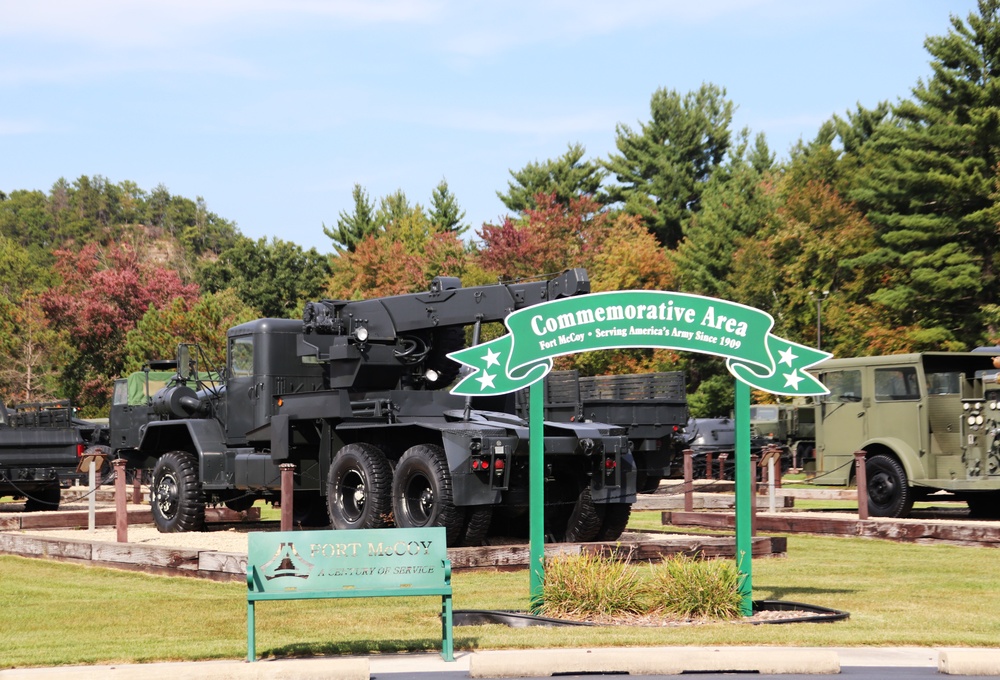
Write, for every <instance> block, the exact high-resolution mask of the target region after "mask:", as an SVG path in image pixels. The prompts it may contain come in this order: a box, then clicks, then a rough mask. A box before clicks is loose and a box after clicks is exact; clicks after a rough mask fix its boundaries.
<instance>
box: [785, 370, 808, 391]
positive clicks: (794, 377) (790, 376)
mask: <svg viewBox="0 0 1000 680" xmlns="http://www.w3.org/2000/svg"><path fill="white" fill-rule="evenodd" d="M782 375H783V376H785V387H791V388H792V389H793V390H797V389H799V383H800V382H802V381H803V380H804V378H803V377H802V376H800V375H799V374H798V371H792V372H791V373H782Z"/></svg>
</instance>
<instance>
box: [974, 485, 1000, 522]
mask: <svg viewBox="0 0 1000 680" xmlns="http://www.w3.org/2000/svg"><path fill="white" fill-rule="evenodd" d="M965 502H966V503H968V504H969V517H973V518H975V519H1000V493H998V492H996V491H983V492H982V493H970V494H969V495H968V496H966V497H965Z"/></svg>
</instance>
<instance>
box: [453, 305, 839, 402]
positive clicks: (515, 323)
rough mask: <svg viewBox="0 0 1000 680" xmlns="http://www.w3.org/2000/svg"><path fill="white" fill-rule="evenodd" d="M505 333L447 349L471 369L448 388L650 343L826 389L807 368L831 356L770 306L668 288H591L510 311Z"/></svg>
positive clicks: (796, 391) (473, 389)
mask: <svg viewBox="0 0 1000 680" xmlns="http://www.w3.org/2000/svg"><path fill="white" fill-rule="evenodd" d="M504 323H505V324H506V325H507V327H508V329H509V330H510V333H509V334H507V335H504V336H502V337H500V338H497V339H495V340H491V341H489V342H485V343H482V344H480V345H477V346H475V347H470V348H468V349H463V350H460V351H458V352H453V353H451V354H449V355H448V356H450V357H451V358H452V359H454V360H455V361H458V362H460V363H462V364H464V365H466V366H468V367H470V368H471V369H473V370H472V371H471V372H470V373H469V375H467V376H466V377H465V378H464V379H463V380H462V381H461V382H460V383H459V384H458V385H456V386H455V387H454V388H453V389H452V392H453V393H455V394H463V395H472V396H478V395H492V394H506V393H508V392H514V391H516V390H519V389H521V388H523V387H527V386H528V385H531V384H532V383H535V382H537V381H539V380H541V379H542V378H544V377H545V376H546V375H547V374H548V372H549V371H550V370H552V359H553V358H554V357H557V356H561V355H564V354H576V353H579V352H589V351H594V350H601V349H622V348H633V347H652V348H664V349H676V350H684V351H691V352H698V353H701V354H714V355H717V356H721V357H725V358H726V366H727V368H728V369H729V371H730V373H732V374H733V376H735V377H736V378H737V379H738V380H740V381H742V382H744V383H746V384H748V385H750V386H751V387H754V388H757V389H760V390H764V391H766V392H770V393H772V394H783V395H790V396H798V395H816V394H826V391H827V390H826V388H825V387H824V386H823V384H822V383H820V382H819V381H818V380H817V379H816V378H815V377H814V376H812V375H811V374H809V373H807V372H806V369H808V368H810V367H811V366H814V365H816V364H818V363H819V362H821V361H823V360H824V359H827V358H829V357H830V356H832V355H831V354H829V353H828V352H822V351H820V350H816V349H813V348H811V347H806V346H805V345H800V344H798V343H795V342H791V341H790V340H785V339H783V338H780V337H778V336H776V335H773V334H772V333H771V329H772V328H773V327H774V319H773V318H772V317H771V315H770V314H768V313H767V312H763V311H761V310H759V309H754V308H753V307H747V306H746V305H741V304H738V303H735V302H729V301H727V300H719V299H716V298H710V297H704V296H701V295H689V294H686V293H674V292H665V291H647V290H632V291H614V292H609V293H592V294H589V295H578V296H575V297H570V298H565V299H562V300H554V301H552V302H546V303H542V304H539V305H534V306H532V307H528V308H525V309H521V310H518V311H516V312H513V313H512V314H510V316H508V317H507V319H506V320H505V322H504Z"/></svg>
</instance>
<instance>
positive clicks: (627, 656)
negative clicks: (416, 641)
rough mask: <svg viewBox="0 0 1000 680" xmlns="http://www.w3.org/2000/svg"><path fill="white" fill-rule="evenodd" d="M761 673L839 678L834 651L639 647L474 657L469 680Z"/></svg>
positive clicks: (490, 654) (519, 651)
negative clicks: (606, 675) (618, 674)
mask: <svg viewBox="0 0 1000 680" xmlns="http://www.w3.org/2000/svg"><path fill="white" fill-rule="evenodd" d="M685 671H687V672H704V671H713V672H718V673H723V672H727V671H728V672H743V673H749V672H757V673H760V674H762V675H763V674H786V673H809V674H821V675H830V674H836V673H840V657H839V656H838V654H837V652H835V651H827V650H815V649H810V650H803V649H787V648H774V647H741V648H705V647H643V648H595V649H549V650H537V651H536V650H504V651H497V652H476V653H475V654H473V655H472V656H471V657H470V659H469V676H470V677H473V678H510V677H520V676H542V677H546V676H552V675H554V674H556V673H629V674H632V675H657V674H658V675H678V674H680V673H683V672H685Z"/></svg>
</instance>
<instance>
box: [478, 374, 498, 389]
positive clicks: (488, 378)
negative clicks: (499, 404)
mask: <svg viewBox="0 0 1000 680" xmlns="http://www.w3.org/2000/svg"><path fill="white" fill-rule="evenodd" d="M495 377H496V376H495V375H490V374H489V373H487V372H486V371H483V374H482V375H481V376H479V377H478V378H476V380H478V381H479V385H480V388H479V389H481V390H485V389H486V388H487V387H493V388H496V385H494V384H493V378H495Z"/></svg>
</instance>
